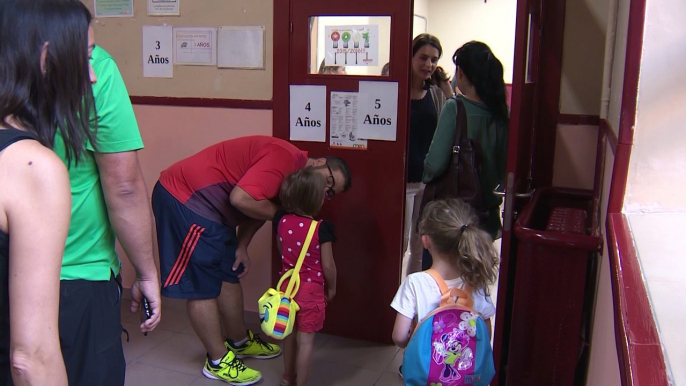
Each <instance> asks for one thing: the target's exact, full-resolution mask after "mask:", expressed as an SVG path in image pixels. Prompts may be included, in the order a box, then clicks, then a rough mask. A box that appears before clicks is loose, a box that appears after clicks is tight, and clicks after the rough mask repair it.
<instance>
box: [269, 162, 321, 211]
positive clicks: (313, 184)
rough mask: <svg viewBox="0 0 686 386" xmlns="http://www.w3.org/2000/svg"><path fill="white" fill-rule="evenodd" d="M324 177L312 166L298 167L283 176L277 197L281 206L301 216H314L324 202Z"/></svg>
mask: <svg viewBox="0 0 686 386" xmlns="http://www.w3.org/2000/svg"><path fill="white" fill-rule="evenodd" d="M325 189H326V178H324V176H323V175H322V174H321V173H319V172H317V171H316V170H314V169H312V168H304V169H300V170H298V171H296V172H294V173H291V174H290V175H288V176H287V177H286V178H284V180H283V182H282V183H281V191H280V192H279V199H280V200H281V206H283V208H284V209H286V210H287V211H289V212H291V213H295V214H299V215H301V216H316V215H317V213H319V210H320V209H321V208H322V204H323V203H324V191H325Z"/></svg>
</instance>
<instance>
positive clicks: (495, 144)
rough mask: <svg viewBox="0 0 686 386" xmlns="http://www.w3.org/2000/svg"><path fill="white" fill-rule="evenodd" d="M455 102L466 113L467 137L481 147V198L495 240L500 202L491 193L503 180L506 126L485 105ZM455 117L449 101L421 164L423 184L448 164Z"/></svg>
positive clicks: (454, 105)
mask: <svg viewBox="0 0 686 386" xmlns="http://www.w3.org/2000/svg"><path fill="white" fill-rule="evenodd" d="M458 98H460V99H461V100H462V103H464V106H465V110H466V113H467V136H468V137H469V138H470V139H473V140H476V141H477V142H479V144H480V145H481V151H482V153H483V159H482V163H481V185H482V189H483V190H482V192H481V194H482V197H483V202H484V204H486V206H487V207H488V208H490V210H489V218H488V222H487V224H486V225H485V228H486V230H487V231H488V232H489V233H491V236H493V237H494V238H495V237H496V235H497V233H498V231H499V230H500V229H501V223H500V213H499V207H500V204H501V203H502V199H501V198H500V197H497V196H495V195H494V194H493V193H492V192H493V189H495V187H496V186H497V185H498V184H499V183H501V182H503V181H504V179H505V167H506V166H507V133H508V127H507V125H506V124H503V123H496V122H495V121H494V120H493V119H492V118H493V116H492V114H491V113H490V111H489V110H488V108H487V107H486V105H484V104H481V103H477V102H474V101H471V100H469V99H467V98H465V97H464V96H462V95H459V96H458ZM456 115H457V103H456V102H455V100H454V99H452V98H451V99H448V100H447V101H446V102H445V105H443V110H442V111H441V115H440V117H439V118H438V126H437V127H436V132H435V133H434V138H433V140H432V141H431V146H430V147H429V152H428V153H427V155H426V159H425V160H424V176H423V178H422V181H423V182H424V183H429V182H431V181H432V180H434V179H435V178H437V177H438V176H440V175H442V174H443V173H444V172H445V170H446V168H447V167H448V165H449V164H450V160H451V157H452V148H453V145H454V143H455V119H456Z"/></svg>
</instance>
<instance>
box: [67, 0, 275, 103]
mask: <svg viewBox="0 0 686 386" xmlns="http://www.w3.org/2000/svg"><path fill="white" fill-rule="evenodd" d="M81 1H82V2H83V3H84V4H86V5H87V6H88V8H89V9H90V10H91V13H93V15H95V13H94V10H93V0H81ZM274 1H275V0H231V1H227V0H181V1H180V6H179V8H180V16H148V14H147V3H148V2H147V0H134V17H117V18H94V20H93V30H94V32H95V41H96V44H97V45H99V46H101V47H102V48H104V49H105V50H107V52H109V53H110V55H112V57H113V58H114V59H115V61H116V62H117V65H118V66H119V70H120V71H121V73H122V76H123V77H124V81H125V82H126V87H127V89H128V91H129V95H131V96H132V97H166V98H209V99H239V100H256V101H269V100H271V99H272V94H273V82H272V81H273V73H274V71H273V68H274V67H273V66H274V63H273V62H274V60H273V52H274V49H273V30H272V29H273V26H274ZM277 1H278V0H277ZM165 24H166V25H171V26H174V27H216V28H218V27H220V26H264V27H265V30H264V35H265V40H264V45H265V47H264V52H265V56H264V68H263V69H236V68H217V67H216V66H174V77H173V78H144V77H143V47H142V44H143V43H142V42H143V40H142V39H143V33H142V31H143V26H144V25H165ZM283 33H288V31H283Z"/></svg>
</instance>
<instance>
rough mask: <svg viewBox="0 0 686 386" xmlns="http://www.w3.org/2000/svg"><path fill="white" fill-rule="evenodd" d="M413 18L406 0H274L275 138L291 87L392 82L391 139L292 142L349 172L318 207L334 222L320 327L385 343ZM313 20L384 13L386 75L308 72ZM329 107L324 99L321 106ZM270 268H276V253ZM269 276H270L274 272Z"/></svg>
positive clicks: (396, 272) (390, 319)
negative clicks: (331, 272) (357, 144)
mask: <svg viewBox="0 0 686 386" xmlns="http://www.w3.org/2000/svg"><path fill="white" fill-rule="evenodd" d="M352 10H354V14H353V13H351V12H353V11H352ZM412 14H413V12H412V1H411V0H397V1H393V2H386V1H383V0H349V1H348V2H346V4H345V7H341V6H340V5H338V4H337V3H332V2H324V1H319V0H289V1H285V0H279V1H275V2H274V30H275V33H274V62H275V66H274V136H275V137H278V138H283V139H289V112H290V111H289V85H291V84H303V85H326V86H327V95H328V93H330V92H331V91H358V83H359V81H360V80H374V81H379V80H387V81H396V82H398V117H397V119H398V134H397V141H395V142H385V141H369V146H368V147H369V150H367V151H356V150H341V149H331V148H330V147H329V145H328V143H314V142H294V143H295V145H296V146H298V147H299V148H301V149H303V150H307V151H309V152H310V155H311V156H313V157H319V156H325V155H336V156H340V157H342V158H343V159H345V160H346V162H348V164H349V165H350V169H351V172H352V182H353V185H352V188H351V189H350V190H349V191H348V192H346V193H345V194H340V195H337V196H336V198H335V200H334V201H332V202H331V203H327V204H325V205H324V208H323V210H322V212H321V213H320V217H321V218H324V219H327V220H331V221H332V222H333V223H334V224H335V226H336V235H337V236H338V240H339V241H338V242H337V243H335V244H334V259H335V260H336V265H337V270H338V281H337V283H338V284H337V296H336V299H334V301H332V302H331V303H330V304H329V305H328V307H327V316H326V323H325V329H324V332H327V333H331V334H335V335H339V336H344V337H350V338H356V339H363V340H369V341H378V342H385V343H392V339H391V332H392V329H393V323H394V320H395V312H394V311H393V310H392V309H391V307H390V302H391V300H392V299H393V296H394V295H395V292H396V290H397V288H398V285H399V281H400V261H401V249H402V228H403V214H404V213H403V212H404V211H403V208H404V200H405V169H406V166H405V153H406V149H407V136H408V132H407V125H408V121H409V73H410V71H409V57H410V40H411V39H410V35H411V31H412V29H411V22H412ZM286 15H288V17H286ZM318 15H322V16H391V18H392V19H391V47H390V63H391V69H390V76H389V77H388V78H379V77H359V76H327V75H318V74H309V73H308V64H307V63H308V58H309V44H308V38H309V18H310V17H311V16H318ZM329 103H330V98H329V97H328V96H327V108H328V104H329ZM327 115H328V114H327ZM328 119H329V117H328V116H327V120H328ZM327 128H328V124H327ZM327 134H328V130H327ZM327 139H328V135H327ZM272 264H273V266H274V267H278V266H279V265H280V264H281V260H280V258H279V255H278V254H277V253H274V254H273V258H272ZM272 279H273V280H274V281H275V280H276V279H277V277H276V274H274V275H273V277H272Z"/></svg>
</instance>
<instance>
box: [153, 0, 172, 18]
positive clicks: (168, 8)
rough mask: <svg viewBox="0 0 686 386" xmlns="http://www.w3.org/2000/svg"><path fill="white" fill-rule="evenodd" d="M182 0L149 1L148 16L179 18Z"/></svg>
mask: <svg viewBox="0 0 686 386" xmlns="http://www.w3.org/2000/svg"><path fill="white" fill-rule="evenodd" d="M179 1H180V0H148V15H150V16H179Z"/></svg>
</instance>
